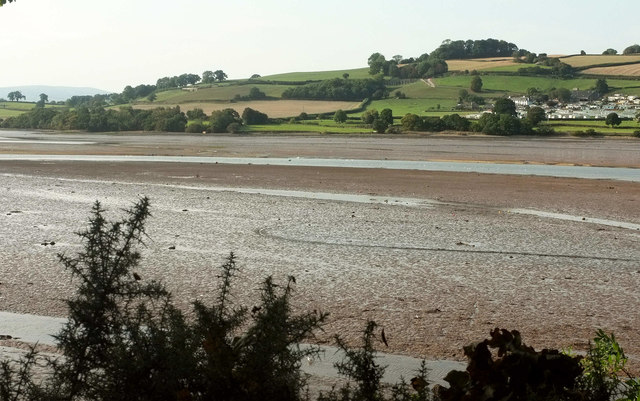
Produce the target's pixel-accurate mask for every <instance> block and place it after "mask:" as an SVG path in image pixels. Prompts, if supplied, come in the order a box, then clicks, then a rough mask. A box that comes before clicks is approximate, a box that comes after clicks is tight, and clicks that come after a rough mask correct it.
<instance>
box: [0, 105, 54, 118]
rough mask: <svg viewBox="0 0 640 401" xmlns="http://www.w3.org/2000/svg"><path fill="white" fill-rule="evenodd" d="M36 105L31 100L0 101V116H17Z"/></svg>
mask: <svg viewBox="0 0 640 401" xmlns="http://www.w3.org/2000/svg"><path fill="white" fill-rule="evenodd" d="M34 107H36V104H35V103H33V102H0V118H8V117H15V116H19V115H20V114H22V113H24V112H26V111H29V110H31V109H33V108H34ZM45 107H47V108H50V107H64V106H49V105H45Z"/></svg>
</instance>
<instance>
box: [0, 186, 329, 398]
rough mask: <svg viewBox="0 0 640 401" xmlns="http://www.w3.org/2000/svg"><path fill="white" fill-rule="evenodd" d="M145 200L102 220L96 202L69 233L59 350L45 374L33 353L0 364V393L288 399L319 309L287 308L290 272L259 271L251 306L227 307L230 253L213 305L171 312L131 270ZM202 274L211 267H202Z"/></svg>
mask: <svg viewBox="0 0 640 401" xmlns="http://www.w3.org/2000/svg"><path fill="white" fill-rule="evenodd" d="M148 217H149V200H148V199H147V198H143V199H141V200H140V201H139V202H138V203H137V204H136V205H135V206H134V207H133V208H132V209H131V210H128V211H127V216H126V218H125V219H123V220H122V221H117V222H108V221H107V220H106V219H105V217H104V210H103V209H102V207H101V205H100V204H99V203H96V204H95V205H94V208H93V212H92V217H91V219H90V222H89V227H88V228H87V229H86V230H85V231H83V232H81V233H80V234H79V235H80V237H81V238H82V240H83V242H84V249H83V251H82V252H80V253H79V254H78V255H76V256H73V257H71V256H66V255H61V256H60V260H61V262H62V264H63V265H64V267H65V268H66V269H67V270H69V271H70V272H71V274H72V275H73V276H74V277H76V279H77V280H78V287H77V291H76V294H75V295H74V297H73V298H72V299H70V300H69V301H68V307H69V319H68V322H67V323H66V325H65V326H64V328H63V329H62V331H61V332H60V333H59V334H58V335H57V336H56V339H57V341H58V344H59V348H60V351H61V353H62V355H63V356H62V357H61V358H58V359H52V360H49V361H48V363H47V368H48V369H50V370H51V372H52V374H51V377H50V378H49V379H47V380H45V381H44V382H41V383H36V382H35V381H34V380H33V379H32V370H33V368H34V366H35V365H36V358H35V356H34V355H33V354H31V353H30V354H28V355H27V358H25V359H23V361H22V364H21V365H18V368H16V367H15V365H13V364H10V363H4V364H3V365H0V396H1V397H2V398H1V399H2V400H16V401H18V400H69V401H71V400H123V401H124V400H176V399H178V400H298V399H301V398H302V390H303V388H304V385H305V377H304V376H303V375H302V373H301V371H300V364H301V359H302V358H303V357H304V356H312V355H315V354H316V353H317V352H318V349H317V348H314V347H311V348H305V349H301V348H300V347H299V344H300V343H301V341H302V340H304V339H306V338H309V337H311V336H312V335H313V332H314V331H315V330H317V329H319V328H320V327H321V325H322V324H323V322H324V321H325V320H326V317H327V314H324V313H320V312H316V311H313V312H310V313H305V314H301V315H294V314H293V313H292V311H291V307H290V300H291V296H292V293H293V290H294V285H295V279H294V278H293V277H290V278H289V279H288V280H287V283H286V284H285V285H279V284H276V283H275V282H274V281H273V280H272V279H271V278H270V277H268V278H267V279H266V280H265V281H264V282H263V284H262V287H261V291H260V294H261V298H260V300H261V302H260V304H259V305H258V306H256V307H254V308H253V310H252V311H251V312H249V310H248V309H247V308H246V307H242V306H236V305H234V303H233V301H232V297H231V295H230V294H231V291H232V285H233V281H234V279H235V276H236V272H237V270H238V268H237V265H236V258H235V255H233V254H230V255H229V256H228V258H227V260H226V262H225V263H224V264H223V265H222V266H221V268H220V270H221V274H220V278H221V279H220V284H219V287H218V293H217V298H216V301H215V302H214V304H213V305H205V304H204V303H201V302H196V303H195V304H194V306H193V308H194V313H195V319H194V320H188V319H186V318H185V316H184V315H183V313H182V312H181V311H179V310H178V309H176V308H175V307H174V306H173V304H172V300H171V295H170V294H169V293H168V291H167V290H166V288H165V287H164V285H163V284H162V283H160V282H155V281H147V280H144V279H142V278H141V277H140V275H139V274H138V273H137V272H135V271H134V269H135V267H137V266H138V264H139V262H140V253H139V252H138V251H137V250H136V248H137V246H139V245H141V244H142V243H143V239H144V237H145V231H144V226H145V222H146V220H147V218H148ZM212 274H215V273H214V272H212Z"/></svg>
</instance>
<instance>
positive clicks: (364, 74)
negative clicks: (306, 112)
mask: <svg viewBox="0 0 640 401" xmlns="http://www.w3.org/2000/svg"><path fill="white" fill-rule="evenodd" d="M343 74H349V78H350V79H367V78H371V75H369V68H368V67H365V68H355V69H351V70H336V71H312V72H288V73H284V74H276V75H267V76H265V77H262V79H265V80H271V81H294V82H295V81H317V80H324V79H332V78H342V75H343Z"/></svg>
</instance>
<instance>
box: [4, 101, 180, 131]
mask: <svg viewBox="0 0 640 401" xmlns="http://www.w3.org/2000/svg"><path fill="white" fill-rule="evenodd" d="M186 124H187V118H186V116H185V115H184V113H182V112H181V111H180V108H179V107H173V108H163V107H159V108H156V109H153V110H136V109H133V108H131V107H122V108H120V109H119V110H113V109H105V108H103V107H100V106H95V107H93V106H92V107H86V106H80V107H78V108H76V109H73V110H67V109H63V110H59V109H50V108H34V109H32V110H29V111H28V112H26V113H23V114H21V115H19V116H16V117H10V118H7V119H6V120H4V121H3V122H2V125H1V126H2V127H3V128H37V129H58V130H87V131H92V132H105V131H142V130H144V131H170V132H184V130H185V127H186Z"/></svg>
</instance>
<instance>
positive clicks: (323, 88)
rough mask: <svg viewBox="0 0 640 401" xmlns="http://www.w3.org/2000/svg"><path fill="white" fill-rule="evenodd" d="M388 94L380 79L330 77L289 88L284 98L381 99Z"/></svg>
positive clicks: (283, 94)
mask: <svg viewBox="0 0 640 401" xmlns="http://www.w3.org/2000/svg"><path fill="white" fill-rule="evenodd" d="M387 95H388V93H387V90H386V87H385V85H384V82H383V81H382V80H381V79H340V78H335V79H330V80H326V81H322V82H318V83H311V84H306V85H301V86H297V87H293V88H289V89H287V90H285V91H284V92H283V93H282V98H284V99H327V100H355V101H361V100H363V99H366V98H371V99H381V98H383V97H386V96H387Z"/></svg>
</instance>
